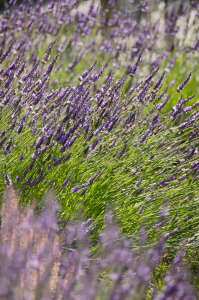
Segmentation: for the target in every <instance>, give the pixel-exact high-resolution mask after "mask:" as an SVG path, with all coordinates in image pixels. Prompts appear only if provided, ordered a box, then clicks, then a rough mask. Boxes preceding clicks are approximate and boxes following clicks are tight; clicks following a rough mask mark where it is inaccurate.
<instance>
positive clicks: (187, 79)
mask: <svg viewBox="0 0 199 300" xmlns="http://www.w3.org/2000/svg"><path fill="white" fill-rule="evenodd" d="M191 75H192V72H190V73H189V75H188V76H187V78H186V79H185V81H184V82H183V83H181V84H180V85H179V87H178V88H177V92H178V93H180V92H181V91H182V90H183V89H184V87H185V85H186V84H187V83H188V82H189V80H190V78H191Z"/></svg>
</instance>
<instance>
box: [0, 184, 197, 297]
mask: <svg viewBox="0 0 199 300" xmlns="http://www.w3.org/2000/svg"><path fill="white" fill-rule="evenodd" d="M51 198H52V195H51V196H50V198H48V201H47V202H46V206H45V209H44V211H43V212H42V214H40V215H39V216H38V217H37V218H35V215H34V209H33V207H32V208H28V209H26V210H24V211H21V212H20V211H19V210H18V208H17V199H16V195H15V192H14V190H13V187H12V185H10V186H9V188H8V189H7V192H6V194H5V197H4V202H3V206H2V211H1V216H2V221H1V229H0V241H1V242H0V262H1V271H0V297H1V299H60V300H61V299H81V300H82V299H87V300H90V299H132V298H133V299H155V300H160V299H175V300H178V299H190V300H191V299H195V291H194V289H193V287H192V286H191V284H189V281H188V279H189V276H187V273H186V270H183V268H182V267H181V262H182V259H183V254H182V253H180V254H178V256H177V257H176V258H175V259H174V261H173V263H172V266H171V270H170V272H169V274H168V275H167V276H166V277H165V279H164V281H165V282H164V285H163V287H162V289H161V291H157V290H156V288H155V286H154V285H153V281H152V280H153V278H152V272H153V270H154V268H155V267H156V265H157V264H158V262H159V260H160V258H161V255H162V254H163V251H164V245H165V241H166V239H165V238H162V239H161V240H160V241H159V243H158V244H157V245H156V246H155V247H154V248H153V249H151V250H150V251H145V252H144V254H142V255H141V256H140V257H139V256H138V255H137V253H136V251H132V242H131V241H130V240H128V239H127V238H125V237H122V236H121V235H120V234H119V231H118V230H117V228H116V226H114V225H113V223H112V222H111V215H110V214H106V227H105V228H104V230H103V231H102V232H101V235H100V243H99V247H98V251H97V254H95V255H93V254H92V253H91V251H90V247H89V239H88V235H89V232H90V231H91V230H92V226H89V222H90V220H88V221H87V222H83V223H77V224H76V225H75V224H72V223H71V224H70V225H68V226H67V227H66V228H62V229H63V230H62V232H59V231H60V230H59V227H58V224H57V223H58V220H57V219H56V212H57V210H58V206H57V205H55V204H53V202H54V201H53V200H54V199H51ZM141 243H142V244H143V243H144V236H142V238H141Z"/></svg>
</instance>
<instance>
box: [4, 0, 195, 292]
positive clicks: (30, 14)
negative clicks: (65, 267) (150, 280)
mask: <svg viewBox="0 0 199 300" xmlns="http://www.w3.org/2000/svg"><path fill="white" fill-rule="evenodd" d="M15 3H16V1H12V0H11V1H10V2H9V3H7V4H6V5H5V11H4V13H3V15H2V17H1V18H0V63H1V70H0V162H1V165H0V193H1V195H3V192H4V190H5V189H6V187H9V186H10V185H11V184H13V187H14V189H15V190H17V191H18V193H19V202H20V203H21V204H22V205H24V206H25V205H28V204H30V203H32V201H33V200H35V199H37V201H36V211H37V212H38V211H40V210H41V209H43V207H44V201H43V200H42V199H43V196H44V195H45V193H46V191H47V190H48V189H54V190H55V191H56V193H57V196H58V199H59V203H60V209H59V211H58V212H57V214H58V218H59V219H60V220H61V222H63V223H67V222H68V221H69V220H70V219H73V218H75V217H76V214H77V211H78V210H79V209H80V208H81V209H82V211H83V215H84V217H85V219H90V218H93V221H92V222H95V223H96V226H95V228H94V229H93V230H92V238H93V241H95V240H97V238H98V236H99V233H100V232H101V230H102V228H103V226H104V213H105V211H106V208H107V206H109V205H110V207H111V212H112V214H114V216H115V217H116V218H117V221H118V223H119V227H120V229H121V231H122V232H123V233H126V234H127V235H128V236H132V235H133V236H134V245H136V246H135V247H138V248H139V240H140V237H139V230H140V228H142V227H143V226H144V228H145V230H146V233H147V237H146V241H145V243H146V245H147V247H148V246H151V247H153V246H155V245H156V244H157V241H159V240H160V238H163V239H164V240H165V241H166V242H165V243H166V249H167V251H168V253H172V254H170V255H171V257H173V256H175V254H176V252H178V251H180V250H181V249H182V248H183V250H184V251H185V252H186V253H189V254H190V253H193V252H194V251H196V250H197V247H198V232H197V229H198V215H199V214H198V195H199V189H198V171H199V162H198V133H199V131H198V116H199V111H198V105H199V99H198V80H199V79H198V78H199V77H198V68H197V58H198V46H199V44H198V13H199V11H198V10H199V7H198V3H197V2H196V1H191V2H190V3H189V4H186V3H185V4H183V3H181V4H180V6H179V7H178V8H177V10H176V11H174V10H172V9H171V5H172V3H170V4H168V5H167V6H166V7H165V8H164V7H163V5H162V4H161V3H159V2H158V1H157V14H154V15H153V16H152V18H150V16H149V15H148V13H147V7H148V4H147V1H142V3H139V4H138V9H139V10H140V9H141V10H142V13H143V15H142V18H141V19H139V20H136V19H135V18H133V15H134V12H132V11H130V10H127V11H126V12H125V13H124V14H122V13H121V12H120V11H118V10H116V9H114V1H109V4H108V5H109V11H101V9H100V6H97V5H96V2H95V1H91V2H90V5H88V10H87V11H86V10H83V11H82V10H81V5H82V3H81V1H79V0H74V1H56V2H53V1H51V2H50V3H49V4H48V5H45V6H42V1H38V2H37V4H36V5H33V3H32V1H31V0H30V1H23V2H22V4H21V5H19V6H16V5H15ZM107 13H108V14H107ZM162 14H164V16H165V22H164V23H163V24H162ZM107 16H108V17H107ZM165 37H166V39H167V40H168V38H172V49H170V50H171V51H168V45H167V43H166V42H165V39H164V38H165ZM165 207H167V209H165ZM190 251H193V252H190ZM189 254H188V255H189ZM196 264H197V262H196ZM39 297H40V296H39ZM154 297H155V296H154Z"/></svg>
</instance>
